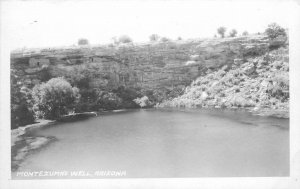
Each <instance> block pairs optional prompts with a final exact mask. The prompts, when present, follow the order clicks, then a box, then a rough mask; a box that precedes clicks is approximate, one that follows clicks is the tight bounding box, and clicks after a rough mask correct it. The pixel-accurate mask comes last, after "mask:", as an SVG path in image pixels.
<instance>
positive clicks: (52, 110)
mask: <svg viewBox="0 0 300 189" xmlns="http://www.w3.org/2000/svg"><path fill="white" fill-rule="evenodd" d="M79 97H80V96H79V90H78V88H76V87H73V88H72V86H71V85H70V83H68V82H67V81H66V80H65V79H64V78H61V77H59V78H52V79H50V80H49V81H48V82H47V83H42V84H41V85H36V86H35V87H34V88H33V90H32V98H33V101H34V110H35V112H37V113H38V114H40V115H41V116H42V117H43V118H46V119H57V118H59V117H61V116H62V115H65V114H68V112H69V110H70V109H71V108H74V106H75V104H76V102H78V99H79Z"/></svg>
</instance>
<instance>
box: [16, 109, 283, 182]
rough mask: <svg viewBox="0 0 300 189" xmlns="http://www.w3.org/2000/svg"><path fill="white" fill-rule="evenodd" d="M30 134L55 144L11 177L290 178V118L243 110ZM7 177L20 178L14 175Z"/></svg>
mask: <svg viewBox="0 0 300 189" xmlns="http://www.w3.org/2000/svg"><path fill="white" fill-rule="evenodd" d="M30 135H31V136H47V137H55V138H56V139H55V141H54V142H52V143H50V144H49V145H47V146H46V147H43V148H41V149H39V150H37V151H34V152H32V153H30V154H29V155H28V156H27V157H26V158H25V160H24V161H23V162H22V164H21V165H20V167H19V169H18V170H17V172H19V171H87V172H88V173H94V172H95V171H121V170H122V171H126V177H236V176H243V177H245V176H288V175H289V119H278V118H272V117H260V116H253V115H251V114H250V113H247V112H241V111H228V110H227V111H224V110H166V109H148V110H132V111H123V112H111V113H104V114H103V115H100V116H98V117H94V118H90V119H88V120H83V121H78V122H72V123H59V124H56V125H52V126H48V127H45V128H40V129H37V130H35V131H34V132H32V133H30ZM12 175H13V178H18V177H17V176H16V172H13V173H12ZM89 176H90V175H89ZM102 178H105V177H102Z"/></svg>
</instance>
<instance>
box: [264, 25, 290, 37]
mask: <svg viewBox="0 0 300 189" xmlns="http://www.w3.org/2000/svg"><path fill="white" fill-rule="evenodd" d="M265 33H266V34H267V35H268V37H269V38H270V39H275V38H277V37H278V36H283V37H285V36H286V32H285V29H284V28H282V27H281V26H279V25H278V24H277V23H271V24H269V25H268V28H267V29H266V30H265Z"/></svg>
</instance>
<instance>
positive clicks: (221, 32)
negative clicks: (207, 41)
mask: <svg viewBox="0 0 300 189" xmlns="http://www.w3.org/2000/svg"><path fill="white" fill-rule="evenodd" d="M217 32H218V34H219V35H220V36H221V37H222V38H224V36H225V32H226V28H225V27H224V26H222V27H219V28H218V29H217Z"/></svg>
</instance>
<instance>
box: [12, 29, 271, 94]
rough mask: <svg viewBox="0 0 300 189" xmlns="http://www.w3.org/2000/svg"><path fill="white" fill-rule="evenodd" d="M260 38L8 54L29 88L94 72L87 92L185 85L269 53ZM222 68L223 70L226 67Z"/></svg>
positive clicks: (265, 42)
mask: <svg viewBox="0 0 300 189" xmlns="http://www.w3.org/2000/svg"><path fill="white" fill-rule="evenodd" d="M268 45H269V43H268V39H267V37H266V36H264V35H255V36H247V37H236V38H224V39H220V38H214V39H203V40H186V41H176V42H165V43H149V44H139V45H133V44H128V45H119V46H98V47H87V46H86V47H70V48H55V49H54V48H53V49H50V48H48V49H36V50H34V49H31V50H23V51H14V52H12V53H11V68H12V70H14V71H15V72H16V74H17V75H18V76H19V79H21V80H22V81H23V82H24V83H25V84H27V85H28V86H33V85H35V84H38V83H40V82H43V81H47V80H48V79H49V78H52V77H59V76H67V75H68V73H70V72H74V70H75V71H76V70H83V71H84V70H85V69H87V70H92V71H93V77H92V79H91V80H89V84H88V85H89V86H88V87H89V88H103V87H104V88H111V89H113V88H117V87H119V86H126V87H140V88H145V89H158V88H162V87H165V88H169V89H172V88H173V87H175V86H187V85H189V84H190V83H191V82H192V81H193V80H195V79H196V78H197V77H199V76H202V75H206V74H208V73H211V72H213V71H215V70H218V69H220V68H222V67H224V66H225V67H227V68H228V69H229V68H230V67H231V66H232V65H234V64H235V65H236V64H242V63H243V62H246V61H247V58H248V57H251V56H259V55H263V54H264V53H265V52H267V51H268ZM224 69H226V68H224Z"/></svg>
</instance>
